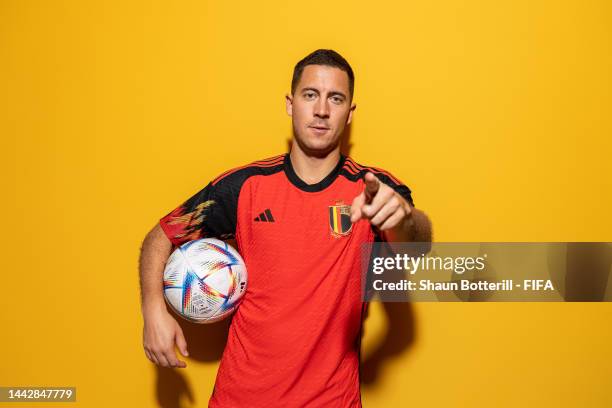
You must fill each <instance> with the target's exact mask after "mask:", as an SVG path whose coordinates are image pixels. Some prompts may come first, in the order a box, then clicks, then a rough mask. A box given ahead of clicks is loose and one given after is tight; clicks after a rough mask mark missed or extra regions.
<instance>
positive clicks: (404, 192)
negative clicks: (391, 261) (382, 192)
mask: <svg viewBox="0 0 612 408" xmlns="http://www.w3.org/2000/svg"><path fill="white" fill-rule="evenodd" d="M373 173H374V174H375V175H376V177H378V179H379V180H380V181H381V182H382V183H384V184H386V185H388V186H389V187H391V188H392V189H393V190H394V191H395V192H396V193H398V194H399V195H401V196H402V197H404V198H405V199H406V201H408V204H410V206H412V207H414V200H413V199H412V191H411V190H410V188H408V186H406V185H405V184H404V183H402V182H401V181H400V180H398V179H397V178H395V177H393V176H392V175H391V174H390V173H389V172H387V171H384V170H381V169H375V171H373ZM372 230H373V231H374V238H375V239H374V240H375V242H386V240H385V238H384V236H383V234H381V232H380V231H379V230H378V229H377V228H374V227H372ZM386 250H387V251H391V248H389V247H387V248H386ZM392 252H393V251H391V252H390V253H392Z"/></svg>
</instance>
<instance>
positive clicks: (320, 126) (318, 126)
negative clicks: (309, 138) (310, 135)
mask: <svg viewBox="0 0 612 408" xmlns="http://www.w3.org/2000/svg"><path fill="white" fill-rule="evenodd" d="M309 127H311V128H313V129H318V130H329V128H328V127H327V126H322V125H311V126H309Z"/></svg>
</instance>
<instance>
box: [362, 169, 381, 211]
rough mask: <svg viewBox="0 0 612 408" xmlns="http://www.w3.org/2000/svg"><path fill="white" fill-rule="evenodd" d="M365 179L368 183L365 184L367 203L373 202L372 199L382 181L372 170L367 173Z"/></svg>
mask: <svg viewBox="0 0 612 408" xmlns="http://www.w3.org/2000/svg"><path fill="white" fill-rule="evenodd" d="M364 181H365V185H366V186H365V197H366V200H365V201H366V204H370V203H371V202H372V199H373V198H374V196H375V195H376V193H377V192H378V188H379V186H380V181H378V178H376V176H375V175H374V174H373V173H371V172H367V173H366V175H365V177H364Z"/></svg>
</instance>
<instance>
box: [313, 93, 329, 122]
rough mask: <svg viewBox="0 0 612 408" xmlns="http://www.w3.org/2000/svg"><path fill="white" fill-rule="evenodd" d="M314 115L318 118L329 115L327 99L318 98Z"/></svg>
mask: <svg viewBox="0 0 612 408" xmlns="http://www.w3.org/2000/svg"><path fill="white" fill-rule="evenodd" d="M314 115H315V116H317V117H320V118H328V117H329V104H328V101H327V99H325V98H319V100H318V101H317V103H316V104H315V108H314Z"/></svg>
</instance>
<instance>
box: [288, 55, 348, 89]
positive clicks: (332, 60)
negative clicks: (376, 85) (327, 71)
mask: <svg viewBox="0 0 612 408" xmlns="http://www.w3.org/2000/svg"><path fill="white" fill-rule="evenodd" d="M307 65H327V66H329V67H335V68H340V69H341V70H342V71H344V72H346V75H348V80H349V91H350V92H351V94H350V99H353V90H354V89H355V74H353V69H352V68H351V66H350V65H349V63H348V62H346V60H345V59H344V58H343V57H342V55H340V54H338V53H337V52H336V51H334V50H325V49H319V50H316V51H313V52H311V53H310V54H308V55H307V56H305V57H304V58H303V59H302V60H301V61H300V62H298V63H297V64H296V65H295V68H294V69H293V79H292V80H291V94H292V95H293V94H295V88H296V86H297V84H298V82H300V78H302V72H304V68H305V67H306V66H307Z"/></svg>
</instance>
